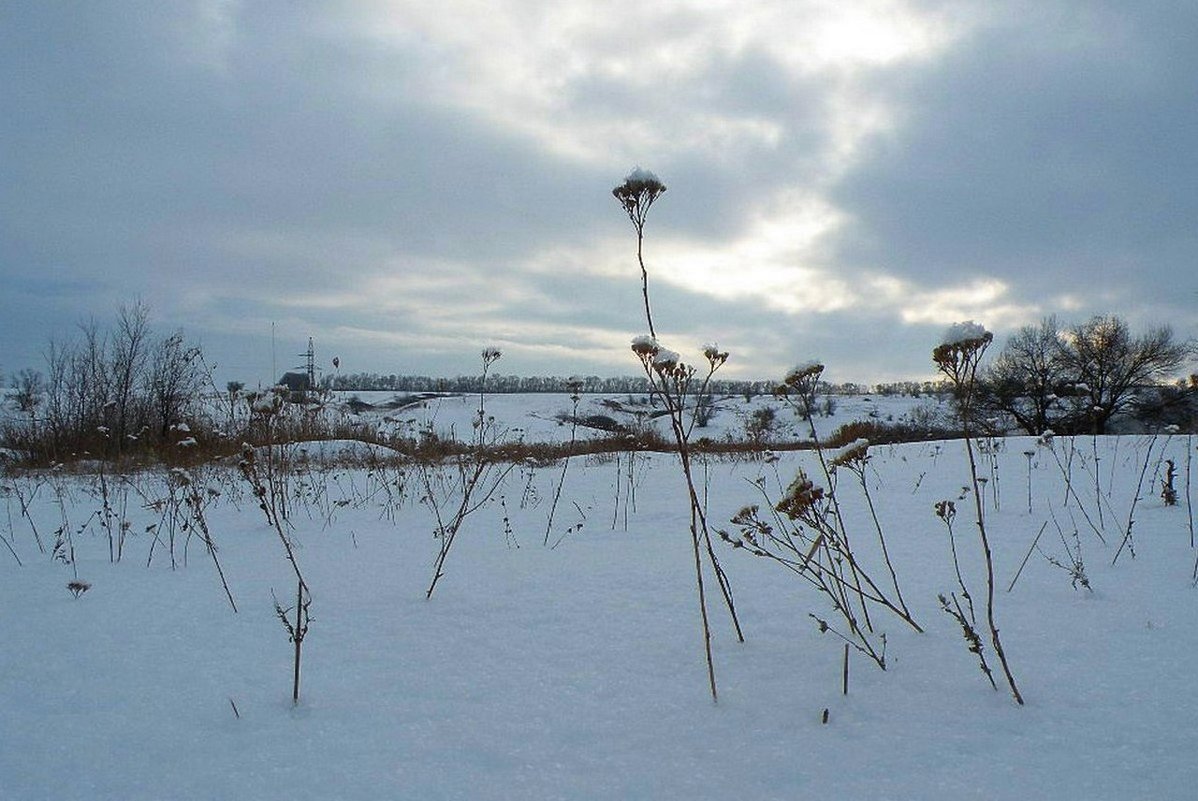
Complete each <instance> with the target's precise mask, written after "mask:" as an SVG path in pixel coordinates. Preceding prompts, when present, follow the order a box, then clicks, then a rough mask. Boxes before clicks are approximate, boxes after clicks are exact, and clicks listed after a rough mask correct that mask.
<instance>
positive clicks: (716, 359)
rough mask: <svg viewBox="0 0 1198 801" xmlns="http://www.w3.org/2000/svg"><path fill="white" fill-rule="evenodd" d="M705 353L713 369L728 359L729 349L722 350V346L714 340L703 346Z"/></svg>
mask: <svg viewBox="0 0 1198 801" xmlns="http://www.w3.org/2000/svg"><path fill="white" fill-rule="evenodd" d="M703 355H704V356H705V357H707V361H708V363H709V364H711V366H712V368H713V369H714V368H716V367H719V366H720V365H721V364H723V363H724V362H726V361H728V351H726V350H720V346H719V345H717V344H716V343H714V342H709V343H707V344H706V345H704V346H703Z"/></svg>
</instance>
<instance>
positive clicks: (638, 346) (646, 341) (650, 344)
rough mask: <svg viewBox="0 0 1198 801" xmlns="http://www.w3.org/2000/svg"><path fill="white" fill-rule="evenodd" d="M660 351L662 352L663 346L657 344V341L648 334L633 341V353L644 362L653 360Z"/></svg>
mask: <svg viewBox="0 0 1198 801" xmlns="http://www.w3.org/2000/svg"><path fill="white" fill-rule="evenodd" d="M659 350H661V345H659V344H657V340H656V339H654V338H653V337H651V336H649V335H648V334H641V335H640V336H638V337H636V338H634V339H633V340H632V352H633V353H635V354H636V355H637V356H639V357H640V358H641V359H642V360H648V359H650V358H652V357H653V356H654V355H656V353H657V352H658V351H659Z"/></svg>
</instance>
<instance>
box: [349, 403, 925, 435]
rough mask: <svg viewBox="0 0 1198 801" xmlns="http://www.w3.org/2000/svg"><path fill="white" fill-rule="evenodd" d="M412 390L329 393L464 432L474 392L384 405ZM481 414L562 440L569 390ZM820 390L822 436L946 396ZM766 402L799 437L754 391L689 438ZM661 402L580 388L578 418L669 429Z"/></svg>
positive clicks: (386, 415)
mask: <svg viewBox="0 0 1198 801" xmlns="http://www.w3.org/2000/svg"><path fill="white" fill-rule="evenodd" d="M408 397H412V395H409V394H408V393H395V392H344V393H337V395H336V398H335V401H336V403H337V404H338V405H343V404H345V403H346V402H347V401H348V400H350V399H351V398H357V399H359V400H361V401H363V402H365V403H367V404H371V405H372V406H373V407H374V408H372V409H367V410H364V411H362V412H360V413H358V414H356V415H354V419H356V420H358V421H360V422H363V423H367V424H371V425H375V426H378V427H380V429H381V430H382V431H384V432H385V433H388V434H400V435H403V434H409V433H412V432H415V431H419V430H423V429H425V428H427V427H430V426H431V427H432V429H433V430H435V431H437V432H438V434H440V435H442V436H448V435H449V434H450V433H453V434H454V435H455V436H456V437H457V438H458V439H469V438H470V432H471V424H472V422H473V420H474V419H475V418H476V416H477V414H478V406H479V398H478V396H477V395H445V396H438V397H433V398H428V399H425V400H417V401H414V402H412V403H411V404H409V405H405V406H403V407H402V408H398V409H389V408H387V405H388V404H389V403H391V404H392V405H394V404H393V402H394V401H396V400H397V399H404V398H408ZM484 402H485V409H486V414H487V415H488V416H490V417H494V418H495V420H496V423H497V425H498V427H499V428H501V429H504V430H506V431H508V432H509V434H510V435H513V436H517V435H518V436H521V437H523V439H524V440H525V441H527V442H561V441H566V440H569V439H570V435H571V427H570V424H569V422H568V420H569V419H570V417H571V416H572V415H573V414H574V413H575V412H574V406H573V403H572V402H571V400H570V397H569V396H568V395H565V394H554V393H528V394H520V393H517V394H504V395H488V396H486V398H485V399H484ZM826 403H827V402H826V401H825V396H820V398H819V399H818V400H817V403H816V407H817V411H818V413H817V415H816V417H815V422H816V426H817V430H818V431H819V433H820V436H827V435H829V434H831V433H832V432H833V431H835V430H836V429H837V428H839V427H840V426H842V425H844V424H845V423H850V422H853V421H855V420H866V419H873V420H879V421H883V422H895V421H901V420H903V419H908V418H909V416H910V415H911V413H912V412H913V411H914V410H917V409H918V410H920V411H921V412H924V413H925V414H947V412H948V404H947V402H946V401H938V400H937V399H936V398H932V397H921V398H912V397H909V396H878V395H834V396H831V403H830V409H829V411H830V414H824V413H823V410H824V408H825V404H826ZM763 408H773V409H775V410H776V414H777V424H776V427H775V430H774V431H773V434H772V435H773V436H774V437H775V438H778V439H794V438H800V439H806V438H807V437H808V435H809V434H808V427H807V425H806V423H799V422H797V421H796V420H795V418H794V414H793V412H791V411H790V410H789V409H788V408H787V407H785V405H784V404H783V403H782V402H780V401H778V400H776V399H774V398H772V397H769V396H763V395H758V396H755V397H753V398H752V399H750V400H745V398H743V397H741V396H717V397H716V398H714V399H713V410H714V411H713V413H712V415H711V417H710V420H709V421H708V423H707V425H706V426H703V427H698V426H696V428H695V429H694V431H693V434H692V436H693V437H694V438H695V439H698V438H699V437H708V438H710V439H713V440H719V439H723V438H725V437H729V436H730V437H732V438H734V439H744V438H745V424H746V422H748V420H749V419H750V418H751V417H752V415H753V413H754V412H755V411H757V410H759V409H763ZM661 411H662V409H661V406H660V404H658V405H656V406H652V405H650V404H649V399H648V396H646V395H632V396H630V395H583V396H581V398H580V400H579V403H578V410H577V415H578V418H579V419H580V420H587V419H588V418H593V417H603V418H607V419H608V420H610V421H612V422H614V423H616V424H619V425H622V426H625V427H627V428H636V427H637V426H638V425H641V424H644V425H651V426H655V427H656V428H657V429H658V431H659V432H660V433H662V434H663V435H666V436H667V437H668V436H669V423H668V420H667V419H666V418H663V417H660V416H658V417H654V414H655V413H659V412H661ZM606 433H607V432H606V431H604V430H603V429H599V428H588V427H587V426H585V425H582V426H579V427H578V428H577V430H576V431H575V432H574V435H575V436H576V437H578V438H579V439H585V438H590V437H595V436H604V435H605V434H606Z"/></svg>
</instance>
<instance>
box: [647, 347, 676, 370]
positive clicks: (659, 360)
mask: <svg viewBox="0 0 1198 801" xmlns="http://www.w3.org/2000/svg"><path fill="white" fill-rule="evenodd" d="M681 359H682V357H681V356H680V355H678V352H677V351H673V350H669V349H667V348H659V349H658V351H657V353H654V354H653V369H654V370H656V371H657V372H659V373H664V372H668V371H670V370H673V369H675V368H676V367H678V362H679V361H681Z"/></svg>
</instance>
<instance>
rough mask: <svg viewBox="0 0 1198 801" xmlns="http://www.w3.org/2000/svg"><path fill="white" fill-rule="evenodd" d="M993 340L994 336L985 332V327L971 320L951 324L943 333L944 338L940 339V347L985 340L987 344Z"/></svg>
mask: <svg viewBox="0 0 1198 801" xmlns="http://www.w3.org/2000/svg"><path fill="white" fill-rule="evenodd" d="M991 339H994V334H992V333H990V332H989V331H987V330H986V327H985V326H984V325H982V324H981V323H975V322H974V321H973V320H966V321H965V322H963V323H953V324H952V325H950V326H949V327H948V328H947V329H946V330H945V332H944V336H942V337H941V338H940V344H941V345H961V344H965V343H967V342H973V341H979V340H985V341H986V342H989V341H990V340H991Z"/></svg>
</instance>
